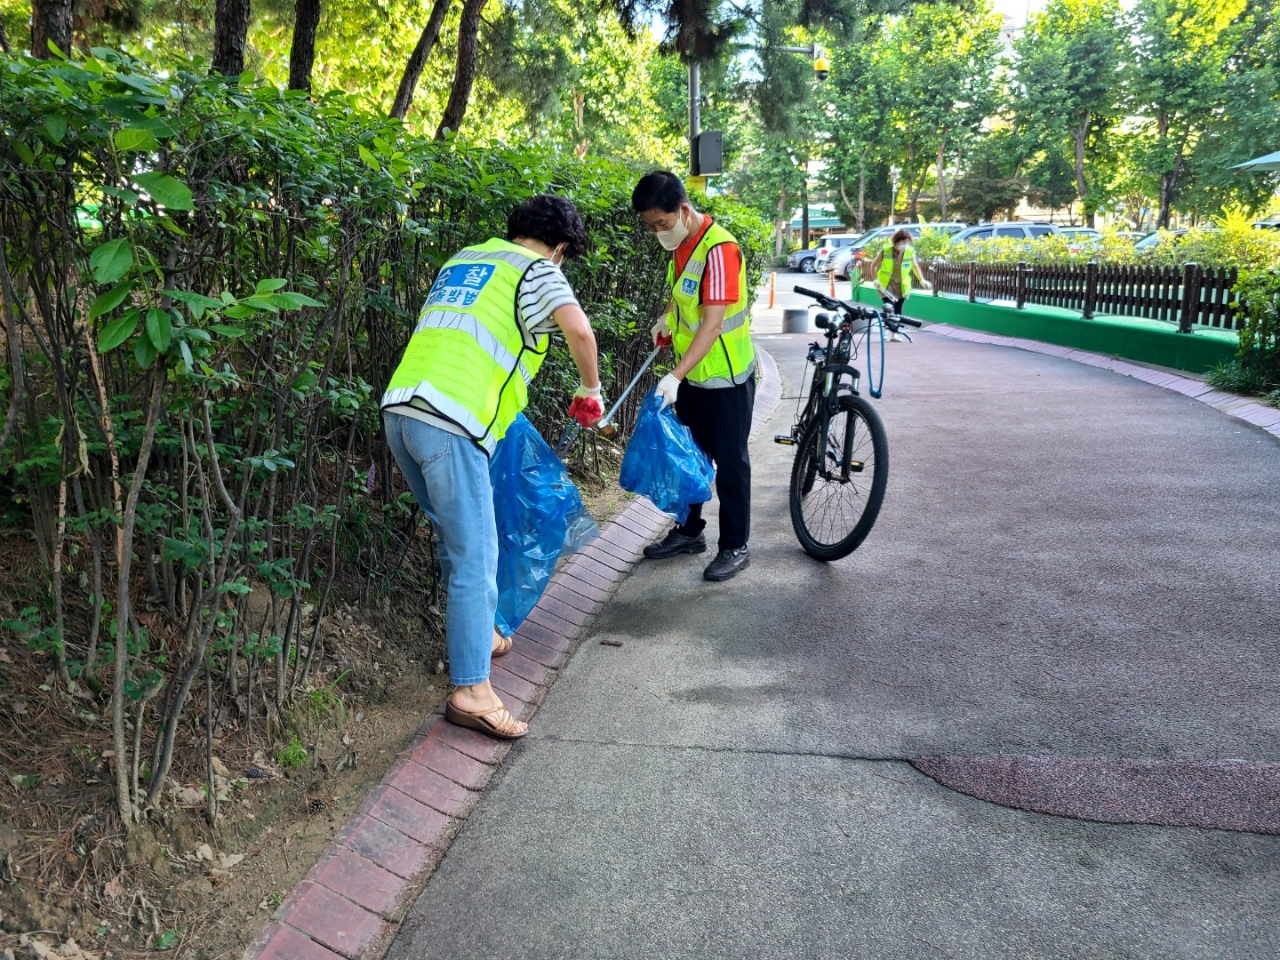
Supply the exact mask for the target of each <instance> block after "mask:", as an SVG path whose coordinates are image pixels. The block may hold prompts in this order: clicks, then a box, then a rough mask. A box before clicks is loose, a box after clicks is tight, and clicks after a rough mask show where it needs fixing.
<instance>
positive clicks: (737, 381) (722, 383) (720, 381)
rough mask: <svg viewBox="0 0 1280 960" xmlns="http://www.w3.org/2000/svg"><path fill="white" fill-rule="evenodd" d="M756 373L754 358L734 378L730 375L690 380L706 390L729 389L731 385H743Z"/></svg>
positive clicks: (694, 384)
mask: <svg viewBox="0 0 1280 960" xmlns="http://www.w3.org/2000/svg"><path fill="white" fill-rule="evenodd" d="M755 375H756V362H755V360H752V361H751V362H750V363H749V364H747V369H746V370H744V371H742V373H740V374H738V375H737V376H735V377H733V378H732V379H730V378H729V377H709V378H708V379H706V380H690V381H689V383H690V384H692V385H693V386H695V387H702V388H703V389H704V390H727V389H728V388H729V387H738V386H741V385H742V384H744V383H746V382H747V381H748V380H750V379H751V378H752V377H754V376H755Z"/></svg>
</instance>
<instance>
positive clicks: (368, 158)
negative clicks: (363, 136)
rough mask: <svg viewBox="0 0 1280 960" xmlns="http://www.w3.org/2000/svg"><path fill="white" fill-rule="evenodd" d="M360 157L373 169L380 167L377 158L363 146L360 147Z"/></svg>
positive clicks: (379, 168)
mask: <svg viewBox="0 0 1280 960" xmlns="http://www.w3.org/2000/svg"><path fill="white" fill-rule="evenodd" d="M360 159H361V160H363V161H364V162H365V164H366V166H369V167H372V168H373V169H374V170H381V169H382V164H380V163H378V158H377V157H375V156H374V155H373V154H372V153H370V152H369V151H368V150H366V149H365V148H364V147H360Z"/></svg>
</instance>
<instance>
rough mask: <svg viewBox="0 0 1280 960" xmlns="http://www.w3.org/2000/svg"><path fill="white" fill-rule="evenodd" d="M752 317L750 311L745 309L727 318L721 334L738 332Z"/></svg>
mask: <svg viewBox="0 0 1280 960" xmlns="http://www.w3.org/2000/svg"><path fill="white" fill-rule="evenodd" d="M750 315H751V314H750V311H748V310H745V309H743V310H739V311H738V312H737V313H735V314H733V316H730V317H725V318H724V329H723V330H721V331H720V332H721V333H722V334H724V333H728V332H729V331H730V330H737V329H738V328H739V327H740V326H742V325H743V324H744V323H746V322H747V317H749V316H750Z"/></svg>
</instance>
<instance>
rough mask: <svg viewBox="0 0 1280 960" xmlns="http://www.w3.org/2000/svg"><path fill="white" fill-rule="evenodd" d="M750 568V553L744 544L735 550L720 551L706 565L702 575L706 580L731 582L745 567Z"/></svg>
mask: <svg viewBox="0 0 1280 960" xmlns="http://www.w3.org/2000/svg"><path fill="white" fill-rule="evenodd" d="M749 566H751V552H750V551H749V550H747V546H746V544H743V545H742V546H740V547H739V548H738V549H737V550H721V551H720V552H719V553H717V554H716V558H715V559H714V560H712V561H711V562H710V563H709V564H707V569H706V570H704V571H702V575H703V576H704V577H706V578H707V579H708V580H732V579H733V578H734V577H736V576H737V575H738V574H739V573H741V572H742V571H743V570H745V569H747V567H749Z"/></svg>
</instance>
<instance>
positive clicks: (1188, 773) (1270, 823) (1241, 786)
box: [911, 757, 1280, 834]
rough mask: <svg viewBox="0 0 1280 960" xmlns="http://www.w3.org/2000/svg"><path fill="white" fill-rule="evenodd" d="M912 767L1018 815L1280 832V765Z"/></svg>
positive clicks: (997, 763) (1025, 760) (959, 763)
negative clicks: (1018, 812) (1026, 812)
mask: <svg viewBox="0 0 1280 960" xmlns="http://www.w3.org/2000/svg"><path fill="white" fill-rule="evenodd" d="M911 764H912V766H914V767H915V768H916V769H917V770H919V771H920V772H921V773H924V774H927V775H928V776H930V777H932V778H933V779H934V780H937V781H938V782H939V783H941V784H942V785H943V786H946V787H950V788H951V789H952V790H956V791H958V792H960V793H965V794H969V795H970V796H974V797H977V798H979V799H980V800H987V801H989V802H991V803H998V804H1001V805H1002V806H1006V807H1015V808H1017V809H1019V810H1031V811H1033V812H1035V813H1049V814H1053V815H1055V816H1060V817H1073V818H1075V819H1078V820H1096V821H1098V822H1101V823H1146V824H1153V825H1157V826H1164V827H1203V828H1206V829H1214V830H1239V831H1244V832H1248V833H1265V834H1280V763H1263V762H1254V761H1246V760H1071V759H1064V758H1056V757H924V758H921V759H917V760H912V761H911Z"/></svg>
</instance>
